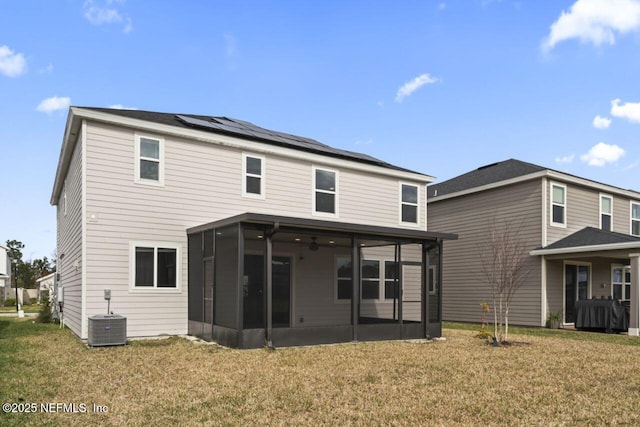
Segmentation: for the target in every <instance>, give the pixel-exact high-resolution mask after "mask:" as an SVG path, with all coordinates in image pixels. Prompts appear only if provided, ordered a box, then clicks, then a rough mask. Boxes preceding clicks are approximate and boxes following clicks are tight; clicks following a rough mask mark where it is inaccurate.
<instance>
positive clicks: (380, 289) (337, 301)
mask: <svg viewBox="0 0 640 427" xmlns="http://www.w3.org/2000/svg"><path fill="white" fill-rule="evenodd" d="M339 258H348V259H351V256H350V255H336V256H335V257H334V263H333V302H334V303H335V304H350V303H351V298H349V299H338V259H339ZM363 261H378V262H379V263H380V264H379V265H380V276H379V277H378V298H375V299H363V298H362V281H363V279H362V262H363ZM386 262H394V260H393V259H389V258H382V257H375V256H374V257H363V258H362V259H361V260H360V303H361V304H381V303H383V304H384V303H386V304H392V303H393V301H394V300H393V298H390V299H386V298H385V297H384V291H385V283H386V278H385V277H386V274H385V273H386V271H385V270H386V268H387V267H386V265H385V263H386ZM399 264H401V263H399ZM403 271H404V270H402V268H401V267H400V268H399V272H403ZM402 288H403V289H402V290H403V291H404V280H403V281H402Z"/></svg>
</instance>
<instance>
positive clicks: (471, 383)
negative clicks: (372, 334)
mask: <svg viewBox="0 0 640 427" xmlns="http://www.w3.org/2000/svg"><path fill="white" fill-rule="evenodd" d="M447 326H448V327H447V328H446V329H445V330H444V336H445V337H446V338H447V339H446V341H442V342H432V343H424V342H423V343H413V342H404V341H395V342H376V343H358V344H341V345H332V346H316V347H303V348H286V349H277V350H275V351H266V350H262V349H260V350H229V349H224V348H220V347H217V346H211V345H196V344H193V343H191V342H189V341H187V340H185V339H180V338H171V339H167V340H150V341H137V342H133V343H132V344H131V345H128V346H124V347H110V348H94V349H89V348H87V347H86V346H85V345H83V344H82V343H81V342H80V341H79V340H77V339H76V338H75V337H74V336H73V334H71V333H70V332H69V331H68V330H60V329H58V327H57V326H56V325H41V324H37V323H33V322H32V321H31V320H30V319H7V318H0V377H1V378H2V387H0V401H2V402H15V403H18V402H20V403H25V404H27V403H28V404H31V403H35V404H36V407H37V410H38V412H37V413H35V414H1V415H0V425H3V426H5V425H16V426H24V425H65V426H66V425H90V424H91V425H94V424H95V425H125V424H126V425H201V424H208V425H263V424H267V425H283V424H284V425H332V426H334V425H348V424H351V425H425V424H426V425H434V424H435V425H638V424H639V423H640V412H639V411H638V410H637V405H638V402H639V401H640V374H638V372H640V346H639V345H638V338H633V337H626V336H613V335H604V334H588V333H579V332H569V331H551V330H543V329H520V330H517V329H515V328H514V330H513V331H512V332H513V335H512V337H511V338H512V340H513V341H514V344H513V345H511V346H508V347H499V348H493V347H491V346H488V345H487V344H486V342H485V341H483V340H480V339H477V338H474V335H475V332H476V330H477V328H476V327H474V326H470V325H459V324H451V325H447ZM602 337H604V338H602ZM42 403H44V404H45V408H49V409H51V408H54V409H56V410H58V411H59V412H58V413H43V412H41V410H42V408H41V406H40V404H42ZM71 403H73V404H75V405H76V409H77V410H80V411H81V412H82V409H83V408H86V413H66V414H65V413H60V411H62V410H63V409H64V408H63V406H61V405H59V406H55V405H53V406H51V405H48V404H67V405H69V404H71ZM81 404H82V405H84V406H82V405H81ZM94 404H95V405H100V406H101V407H102V408H103V410H105V411H106V412H103V413H96V412H94V407H93V405H94ZM47 405H48V406H47ZM67 409H71V408H70V407H69V406H67Z"/></svg>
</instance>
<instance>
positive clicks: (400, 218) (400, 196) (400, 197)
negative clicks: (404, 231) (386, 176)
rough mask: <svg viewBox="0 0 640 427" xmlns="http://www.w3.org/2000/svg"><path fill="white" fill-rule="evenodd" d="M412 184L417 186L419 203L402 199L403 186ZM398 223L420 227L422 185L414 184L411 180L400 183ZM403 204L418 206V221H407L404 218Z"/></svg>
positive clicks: (411, 185)
mask: <svg viewBox="0 0 640 427" xmlns="http://www.w3.org/2000/svg"><path fill="white" fill-rule="evenodd" d="M403 185H406V186H410V187H415V188H416V194H417V203H410V202H405V201H403V200H402V186H403ZM398 193H399V194H398V201H399V203H398V224H400V225H403V226H409V227H420V185H417V184H413V183H411V182H402V181H400V182H399V183H398ZM402 205H408V206H415V207H416V222H406V221H403V220H402Z"/></svg>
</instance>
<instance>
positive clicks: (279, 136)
mask: <svg viewBox="0 0 640 427" xmlns="http://www.w3.org/2000/svg"><path fill="white" fill-rule="evenodd" d="M78 108H83V109H86V110H93V111H99V112H102V113H108V114H113V115H116V116H121V117H127V118H132V119H138V120H145V121H148V122H153V123H159V124H163V125H169V126H176V127H179V128H186V129H198V130H201V131H206V132H212V133H218V134H224V135H232V136H240V137H242V138H244V139H250V140H253V141H258V142H263V143H266V144H270V145H277V146H282V147H287V148H293V149H296V150H301V151H307V152H312V153H318V154H323V155H326V156H331V157H338V158H343V159H347V160H354V161H357V162H361V163H368V164H372V165H376V166H381V167H384V168H388V169H395V170H399V171H406V172H411V173H417V174H420V175H424V174H422V173H420V172H414V171H411V170H409V169H405V168H401V167H399V166H395V165H392V164H390V163H387V162H384V161H382V160H380V159H376V158H375V157H371V156H369V155H366V154H362V153H356V152H353V151H348V150H342V149H337V148H333V147H330V146H329V145H326V144H323V143H321V142H318V141H316V140H314V139H310V138H304V137H301V136H297V135H291V134H287V133H284V132H278V131H273V130H269V129H265V128H261V127H259V126H256V125H254V124H252V123H249V122H246V121H243V120H237V119H232V118H228V117H212V116H203V115H194V114H175V113H159V112H154V111H143V110H124V109H113V108H96V107H78ZM425 176H426V175H425Z"/></svg>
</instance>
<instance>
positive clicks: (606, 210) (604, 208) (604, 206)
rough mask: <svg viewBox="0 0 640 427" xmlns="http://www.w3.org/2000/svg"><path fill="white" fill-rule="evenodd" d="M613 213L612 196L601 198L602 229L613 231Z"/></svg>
mask: <svg viewBox="0 0 640 427" xmlns="http://www.w3.org/2000/svg"><path fill="white" fill-rule="evenodd" d="M612 213H613V198H612V197H611V196H603V195H601V196H600V228H601V229H602V230H605V231H611V215H612Z"/></svg>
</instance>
